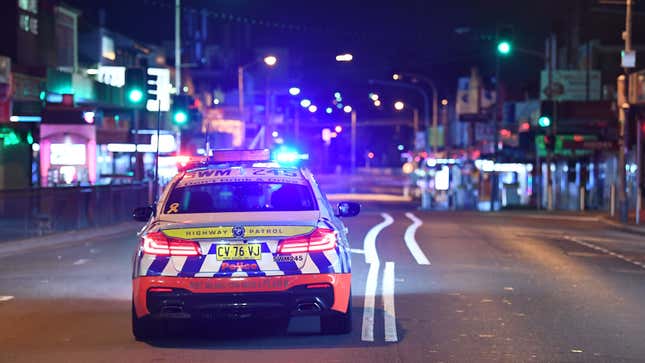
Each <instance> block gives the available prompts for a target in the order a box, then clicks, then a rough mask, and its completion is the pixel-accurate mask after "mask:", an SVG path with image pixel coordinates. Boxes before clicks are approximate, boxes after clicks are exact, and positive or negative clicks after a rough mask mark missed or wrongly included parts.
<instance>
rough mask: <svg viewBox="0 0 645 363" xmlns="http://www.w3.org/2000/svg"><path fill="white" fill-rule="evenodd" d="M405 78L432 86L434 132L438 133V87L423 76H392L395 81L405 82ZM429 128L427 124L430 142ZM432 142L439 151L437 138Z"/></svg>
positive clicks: (407, 74) (408, 74)
mask: <svg viewBox="0 0 645 363" xmlns="http://www.w3.org/2000/svg"><path fill="white" fill-rule="evenodd" d="M404 77H405V78H409V79H410V80H412V81H413V82H415V81H416V80H421V81H423V82H425V83H426V84H427V85H429V86H430V89H431V90H432V130H435V132H436V130H437V124H438V122H439V93H438V92H437V86H436V85H435V83H434V81H433V80H432V79H430V78H428V77H426V76H424V75H421V74H416V73H415V74H412V73H401V74H398V73H397V74H394V75H393V76H392V78H394V79H395V80H403V78H404ZM428 126H429V125H427V124H426V132H427V133H428V135H427V139H428V140H430V128H429V127H428ZM432 141H434V143H433V144H434V145H432V146H433V149H434V151H437V150H436V149H437V147H438V146H437V145H436V138H432Z"/></svg>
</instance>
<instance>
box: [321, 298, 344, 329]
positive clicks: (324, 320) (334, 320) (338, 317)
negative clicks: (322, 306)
mask: <svg viewBox="0 0 645 363" xmlns="http://www.w3.org/2000/svg"><path fill="white" fill-rule="evenodd" d="M320 331H321V333H323V334H349V333H351V331H352V295H351V294H350V295H349V303H348V304H347V312H346V313H339V312H332V313H331V314H329V315H323V316H321V317H320Z"/></svg>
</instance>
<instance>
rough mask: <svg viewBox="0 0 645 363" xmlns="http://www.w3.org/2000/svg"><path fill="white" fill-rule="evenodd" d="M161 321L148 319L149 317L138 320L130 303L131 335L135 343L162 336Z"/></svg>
mask: <svg viewBox="0 0 645 363" xmlns="http://www.w3.org/2000/svg"><path fill="white" fill-rule="evenodd" d="M161 323H163V322H162V321H156V320H152V319H150V317H145V316H144V317H143V318H138V317H137V313H136V312H135V310H134V303H132V335H134V339H135V340H136V341H145V340H148V339H151V338H159V337H162V336H163V335H164V329H163V328H164V326H163V324H161Z"/></svg>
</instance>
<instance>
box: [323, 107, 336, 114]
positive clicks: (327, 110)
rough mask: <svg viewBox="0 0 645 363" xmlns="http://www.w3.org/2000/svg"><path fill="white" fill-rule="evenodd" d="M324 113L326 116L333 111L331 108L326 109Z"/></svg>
mask: <svg viewBox="0 0 645 363" xmlns="http://www.w3.org/2000/svg"><path fill="white" fill-rule="evenodd" d="M325 112H327V114H331V113H332V112H334V109H333V108H331V107H327V108H326V109H325Z"/></svg>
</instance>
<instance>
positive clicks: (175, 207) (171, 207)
mask: <svg viewBox="0 0 645 363" xmlns="http://www.w3.org/2000/svg"><path fill="white" fill-rule="evenodd" d="M171 213H179V203H173V204H171V205H169V206H168V210H167V211H166V214H171Z"/></svg>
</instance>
